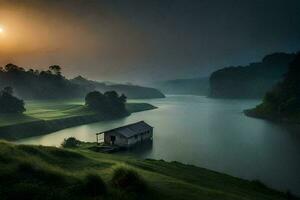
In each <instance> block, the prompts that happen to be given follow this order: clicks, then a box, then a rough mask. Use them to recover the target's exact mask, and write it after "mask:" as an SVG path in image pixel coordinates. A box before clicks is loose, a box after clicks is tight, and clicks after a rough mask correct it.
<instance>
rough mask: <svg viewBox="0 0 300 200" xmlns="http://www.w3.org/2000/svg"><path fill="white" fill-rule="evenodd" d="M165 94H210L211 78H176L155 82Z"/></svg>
mask: <svg viewBox="0 0 300 200" xmlns="http://www.w3.org/2000/svg"><path fill="white" fill-rule="evenodd" d="M154 86H155V87H157V88H158V89H160V90H161V91H162V92H163V93H165V94H191V95H208V94H209V78H207V77H205V78H191V79H174V80H167V81H161V82H157V83H154Z"/></svg>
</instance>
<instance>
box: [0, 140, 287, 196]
mask: <svg viewBox="0 0 300 200" xmlns="http://www.w3.org/2000/svg"><path fill="white" fill-rule="evenodd" d="M45 194H47V195H45ZM291 197H292V195H291V194H290V193H289V194H285V193H281V192H278V191H275V190H272V189H269V188H268V187H266V186H265V185H264V184H262V183H260V182H259V181H246V180H242V179H239V178H235V177H232V176H228V175H225V174H221V173H217V172H214V171H210V170H207V169H203V168H199V167H195V166H192V165H185V164H181V163H179V162H165V161H163V160H150V159H147V160H137V159H134V158H131V157H126V156H117V155H112V154H103V153H96V152H92V151H88V150H82V149H72V150H66V149H60V148H55V147H43V146H27V145H14V144H11V143H7V142H0V199H4V200H5V199H47V200H51V199H56V200H59V199H116V200H117V199H158V200H159V199H206V200H209V199H213V200H218V199H220V200H226V199H228V200H229V199H230V200H238V199H239V200H241V199H243V200H252V199H257V200H260V199H270V200H271V199H272V200H276V199H278V200H279V199H281V200H283V199H290V198H291Z"/></svg>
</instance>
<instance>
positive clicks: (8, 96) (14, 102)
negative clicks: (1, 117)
mask: <svg viewBox="0 0 300 200" xmlns="http://www.w3.org/2000/svg"><path fill="white" fill-rule="evenodd" d="M23 112H25V107H24V101H23V100H21V99H18V98H17V97H14V96H13V89H12V88H11V87H5V88H4V89H3V90H2V91H1V92H0V113H23Z"/></svg>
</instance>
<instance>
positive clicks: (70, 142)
mask: <svg viewBox="0 0 300 200" xmlns="http://www.w3.org/2000/svg"><path fill="white" fill-rule="evenodd" d="M79 144H80V141H79V140H77V139H76V138H75V137H69V138H67V139H64V141H63V143H62V144H61V146H62V147H64V148H74V147H77V146H78V145H79Z"/></svg>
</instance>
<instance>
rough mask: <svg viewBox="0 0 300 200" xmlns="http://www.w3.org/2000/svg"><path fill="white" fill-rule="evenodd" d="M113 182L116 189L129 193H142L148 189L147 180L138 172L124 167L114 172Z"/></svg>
mask: <svg viewBox="0 0 300 200" xmlns="http://www.w3.org/2000/svg"><path fill="white" fill-rule="evenodd" d="M111 181H112V184H113V186H114V187H116V188H118V189H121V190H125V191H128V192H134V193H142V192H144V191H145V189H146V182H145V180H144V179H143V178H142V177H141V176H140V175H139V174H138V173H137V172H136V171H134V170H132V169H127V168H124V167H120V168H117V169H115V170H114V174H113V177H112V180H111Z"/></svg>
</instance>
